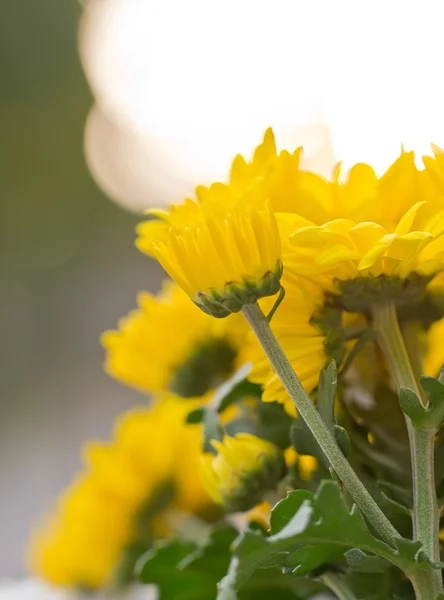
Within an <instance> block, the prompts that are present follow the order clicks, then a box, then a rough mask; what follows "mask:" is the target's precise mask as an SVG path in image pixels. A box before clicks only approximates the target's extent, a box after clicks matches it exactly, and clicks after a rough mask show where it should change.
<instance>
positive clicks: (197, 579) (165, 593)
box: [138, 526, 323, 600]
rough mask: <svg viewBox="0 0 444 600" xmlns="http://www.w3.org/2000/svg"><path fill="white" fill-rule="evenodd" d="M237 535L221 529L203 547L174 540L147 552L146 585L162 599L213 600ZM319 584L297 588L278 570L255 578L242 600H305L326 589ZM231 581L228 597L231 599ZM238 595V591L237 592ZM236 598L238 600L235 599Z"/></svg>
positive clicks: (142, 568) (143, 562)
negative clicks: (155, 587)
mask: <svg viewBox="0 0 444 600" xmlns="http://www.w3.org/2000/svg"><path fill="white" fill-rule="evenodd" d="M236 535H237V532H236V531H235V530H234V529H232V528H231V527H228V526H221V527H219V528H217V529H215V530H214V531H213V533H212V534H211V536H210V537H209V538H208V539H206V540H205V541H204V542H202V543H201V544H196V543H194V542H190V541H186V540H172V541H170V542H168V543H163V544H162V545H159V546H157V547H156V548H154V549H152V550H150V551H149V552H147V553H146V554H145V555H144V556H142V557H141V559H140V560H139V562H138V571H139V576H140V579H141V580H142V582H144V583H150V584H155V585H157V586H158V589H159V600H211V599H212V598H213V599H214V598H215V597H216V594H217V583H218V581H219V580H220V579H221V578H222V577H223V576H224V575H225V573H226V571H227V568H228V565H229V562H230V557H231V552H230V546H231V545H232V543H233V541H234V539H235V537H236ZM322 589H323V588H322V586H320V585H319V584H318V583H315V582H310V581H302V582H300V584H296V585H294V583H293V581H292V580H291V579H290V578H288V577H285V575H283V574H282V573H281V572H280V571H278V570H277V569H272V570H270V571H268V572H267V574H266V577H264V576H263V575H262V574H261V573H258V574H257V575H256V576H253V577H252V578H251V579H250V581H249V582H248V585H246V586H245V587H244V589H243V590H242V592H241V593H240V595H239V599H240V600H268V599H269V598H270V597H272V596H273V595H274V594H275V595H277V596H278V597H279V599H280V600H297V599H300V600H302V599H303V598H308V597H310V596H311V595H312V594H314V593H315V592H317V591H319V590H322ZM229 593H230V592H229V582H228V583H227V596H226V598H229V597H230V596H229ZM233 593H235V592H233ZM233 597H236V595H235V596H233Z"/></svg>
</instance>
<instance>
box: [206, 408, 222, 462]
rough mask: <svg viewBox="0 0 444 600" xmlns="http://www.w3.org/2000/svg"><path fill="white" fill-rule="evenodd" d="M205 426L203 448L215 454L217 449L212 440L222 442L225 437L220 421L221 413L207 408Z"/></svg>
mask: <svg viewBox="0 0 444 600" xmlns="http://www.w3.org/2000/svg"><path fill="white" fill-rule="evenodd" d="M203 426H204V430H203V435H204V444H203V449H204V451H205V452H212V453H213V454H215V453H216V450H215V449H214V448H213V446H212V445H211V440H218V441H220V442H221V441H222V439H223V437H224V429H223V427H222V425H221V423H220V420H219V415H218V414H217V413H216V412H214V411H212V410H206V411H205V417H204V421H203Z"/></svg>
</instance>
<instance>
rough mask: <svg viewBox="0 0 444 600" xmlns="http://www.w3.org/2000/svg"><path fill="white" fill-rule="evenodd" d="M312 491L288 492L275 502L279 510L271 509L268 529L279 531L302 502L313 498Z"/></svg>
mask: <svg viewBox="0 0 444 600" xmlns="http://www.w3.org/2000/svg"><path fill="white" fill-rule="evenodd" d="M313 496H314V494H313V492H309V491H308V490H295V491H294V492H290V493H289V494H288V496H287V497H286V498H284V499H283V500H281V501H280V502H279V503H278V504H276V506H275V509H277V507H279V510H275V509H273V510H272V511H271V515H270V530H271V532H272V533H274V534H276V533H279V531H281V529H283V528H284V527H285V526H286V525H288V523H290V521H291V520H292V518H293V517H294V515H295V514H296V513H297V512H298V510H299V509H300V508H301V506H302V504H303V503H304V502H305V501H306V500H308V501H311V500H312V499H313Z"/></svg>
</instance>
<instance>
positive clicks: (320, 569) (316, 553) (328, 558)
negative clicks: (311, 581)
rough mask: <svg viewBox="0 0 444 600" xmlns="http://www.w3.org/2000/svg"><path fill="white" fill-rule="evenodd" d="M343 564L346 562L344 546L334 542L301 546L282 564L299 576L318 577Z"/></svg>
mask: <svg viewBox="0 0 444 600" xmlns="http://www.w3.org/2000/svg"><path fill="white" fill-rule="evenodd" d="M341 564H345V559H344V549H343V548H341V547H339V546H335V545H334V544H316V545H312V546H301V548H298V549H297V550H295V551H294V552H291V553H290V554H289V555H288V556H287V557H286V558H285V559H284V560H283V561H282V563H281V566H282V567H284V569H285V570H286V571H290V572H291V574H292V575H296V576H297V577H303V576H305V575H310V576H312V577H318V576H319V575H321V574H322V573H324V572H325V571H329V570H330V569H333V570H336V569H337V568H338V566H339V565H341Z"/></svg>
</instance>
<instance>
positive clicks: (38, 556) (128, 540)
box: [30, 397, 211, 589]
mask: <svg viewBox="0 0 444 600" xmlns="http://www.w3.org/2000/svg"><path fill="white" fill-rule="evenodd" d="M186 412H187V407H186V406H185V405H183V403H181V401H180V399H177V398H175V397H168V398H164V399H163V400H162V402H161V403H158V404H156V406H155V407H154V408H152V409H148V408H140V409H134V410H132V411H130V412H128V413H126V414H124V415H123V416H122V417H120V419H119V420H118V422H117V423H116V427H115V431H114V436H113V439H112V441H111V442H109V443H105V442H92V443H90V444H88V445H87V446H86V447H85V448H84V453H83V454H84V464H85V466H84V471H83V472H82V473H81V474H79V475H78V476H77V478H76V479H75V480H74V482H73V484H72V485H71V487H69V488H68V489H67V490H66V491H65V492H64V493H63V495H62V496H61V497H60V499H59V501H58V505H57V507H56V511H55V513H54V514H53V515H51V516H50V518H49V519H48V520H47V523H46V524H44V526H43V527H42V528H41V531H40V532H38V533H37V534H36V535H35V537H34V539H33V541H32V547H31V550H30V561H31V567H32V569H33V571H34V572H35V573H36V574H38V575H40V576H43V577H44V578H46V579H47V580H49V581H51V582H52V583H56V584H58V585H64V586H77V587H82V588H84V589H97V588H99V587H102V586H104V585H105V584H108V583H109V581H110V577H113V576H114V575H115V574H116V572H117V571H116V570H117V567H118V566H119V562H120V561H121V560H122V558H123V552H124V550H125V549H127V548H129V547H130V545H131V544H134V543H135V542H138V543H140V544H141V547H148V546H147V544H149V542H150V540H152V539H153V538H154V537H157V536H159V535H160V534H161V535H165V534H166V533H167V532H169V531H172V530H173V529H174V527H176V526H177V522H178V520H180V518H181V515H182V516H183V515H184V514H188V513H191V514H200V513H205V511H208V510H209V509H211V500H210V498H209V496H208V495H207V493H206V492H205V490H204V488H203V486H202V485H201V483H200V480H199V477H198V476H197V470H198V467H199V456H200V428H199V427H198V426H194V427H186V426H185V424H184V418H185V414H186ZM160 449H161V450H160Z"/></svg>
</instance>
